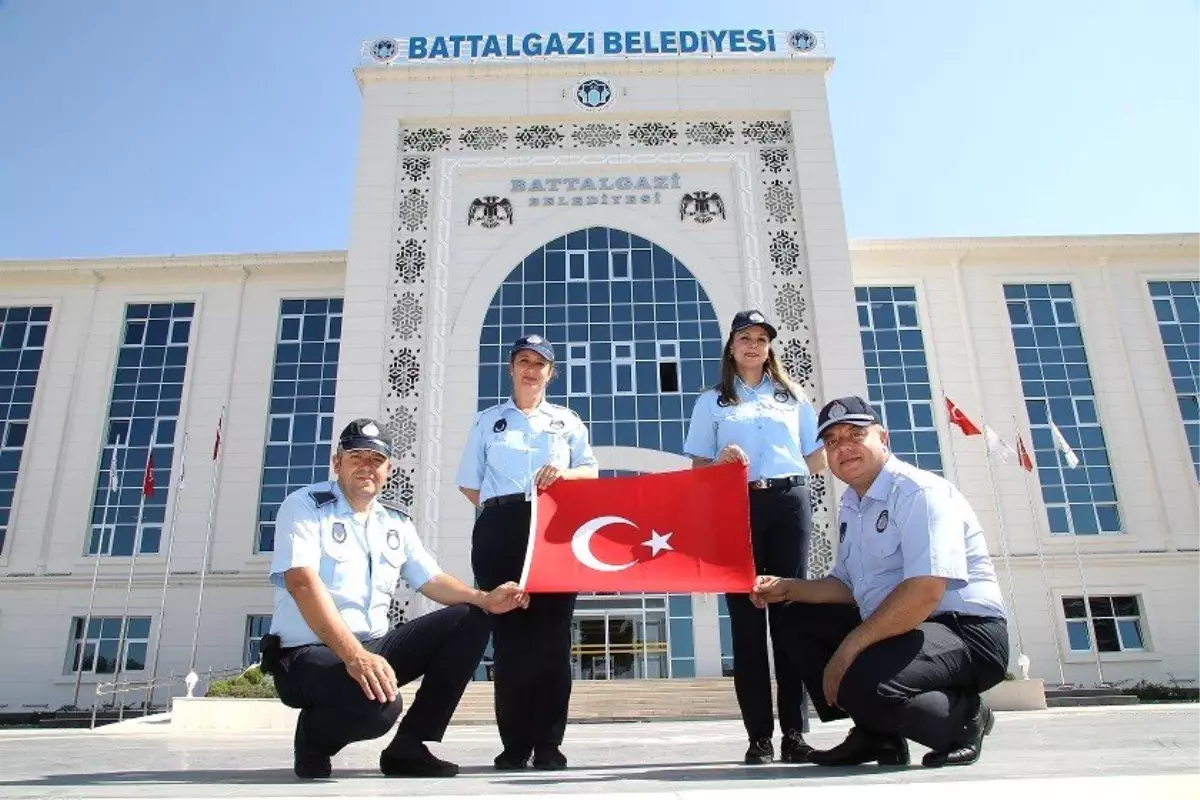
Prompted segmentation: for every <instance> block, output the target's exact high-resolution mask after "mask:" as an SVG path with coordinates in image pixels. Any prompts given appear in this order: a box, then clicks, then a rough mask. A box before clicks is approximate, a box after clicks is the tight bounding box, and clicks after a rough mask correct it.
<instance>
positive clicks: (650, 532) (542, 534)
mask: <svg viewBox="0 0 1200 800" xmlns="http://www.w3.org/2000/svg"><path fill="white" fill-rule="evenodd" d="M746 484H747V472H746V467H745V465H743V464H739V463H730V464H718V465H715V466H710V467H703V468H700V469H690V470H682V471H680V472H663V473H657V474H650V475H638V476H634V477H620V478H600V479H597V480H581V481H562V480H560V481H555V482H554V483H552V484H551V485H550V487H549V488H548V489H546V490H545V491H544V492H541V493H539V494H538V496H537V499H536V501H535V502H534V509H533V515H532V519H531V520H530V536H529V551H528V552H527V553H526V556H525V570H524V573H523V574H522V576H521V585H522V586H523V587H524V588H525V589H527V590H529V591H531V592H581V591H582V592H735V593H740V592H749V591H750V589H751V587H752V586H753V584H754V556H753V553H752V552H751V549H750V498H749V490H748V488H747V485H746Z"/></svg>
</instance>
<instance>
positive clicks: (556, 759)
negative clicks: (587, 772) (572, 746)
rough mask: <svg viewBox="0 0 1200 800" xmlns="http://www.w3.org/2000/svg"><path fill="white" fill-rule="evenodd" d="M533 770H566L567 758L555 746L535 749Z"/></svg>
mask: <svg viewBox="0 0 1200 800" xmlns="http://www.w3.org/2000/svg"><path fill="white" fill-rule="evenodd" d="M533 768H534V769H545V770H555V769H566V768H567V757H566V756H564V755H563V752H562V750H559V749H558V747H556V746H555V745H546V746H545V747H535V748H533Z"/></svg>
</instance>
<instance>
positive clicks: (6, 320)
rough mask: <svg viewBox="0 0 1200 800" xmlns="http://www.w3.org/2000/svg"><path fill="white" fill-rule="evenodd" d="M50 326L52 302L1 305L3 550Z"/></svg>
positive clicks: (0, 542) (0, 538)
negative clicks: (10, 305) (30, 305)
mask: <svg viewBox="0 0 1200 800" xmlns="http://www.w3.org/2000/svg"><path fill="white" fill-rule="evenodd" d="M49 326H50V307H49V306H35V307H10V308H3V307H0V553H3V552H4V543H5V541H6V540H7V538H8V526H9V521H10V517H11V515H12V506H13V496H14V493H15V492H16V488H17V473H18V472H19V471H20V468H21V455H22V453H23V452H24V450H25V440H26V438H27V434H28V431H29V415H30V413H31V411H32V409H33V394H34V388H35V387H36V386H37V379H38V370H40V369H41V366H42V352H43V348H44V347H45V344H46V329H47V328H48V327H49Z"/></svg>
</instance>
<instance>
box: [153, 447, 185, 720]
mask: <svg viewBox="0 0 1200 800" xmlns="http://www.w3.org/2000/svg"><path fill="white" fill-rule="evenodd" d="M187 451H188V435H187V432H186V431H185V432H184V434H183V448H182V450H181V452H180V455H179V482H178V483H177V484H176V491H175V505H174V506H173V507H172V509H171V526H170V529H169V530H168V532H167V563H166V566H165V567H164V568H163V585H162V597H161V598H160V599H159V601H158V634H157V636H155V638H154V655H153V660H152V661H151V666H150V685H149V687H148V694H147V696H146V707H145V713H146V714H149V713H150V709H151V708H153V707H154V679H155V678H157V677H158V654H159V651H160V650H161V649H162V637H163V628H164V627H166V622H167V617H166V613H167V584H168V582H169V581H170V578H171V556H172V555H173V553H174V551H175V522H176V520H178V519H179V494H180V492H182V491H183V480H184V475H185V474H186V472H187V468H186V466H185V462H186V461H187Z"/></svg>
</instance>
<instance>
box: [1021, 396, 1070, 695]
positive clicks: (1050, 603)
mask: <svg viewBox="0 0 1200 800" xmlns="http://www.w3.org/2000/svg"><path fill="white" fill-rule="evenodd" d="M1012 421H1013V430H1015V431H1016V432H1017V442H1018V443H1019V445H1020V446H1021V447H1023V448H1024V447H1025V443H1024V441H1023V440H1022V439H1021V428H1020V426H1019V425H1017V416H1016V414H1014V415H1013V418H1012ZM1029 445H1030V447H1032V446H1033V439H1032V438H1030V441H1029ZM1025 453H1026V455H1027V456H1028V457H1029V460H1030V463H1031V465H1032V466H1033V467H1034V468H1036V467H1037V465H1036V464H1033V463H1032V462H1033V456H1032V454H1031V451H1030V450H1029V449H1026V450H1025ZM1029 475H1030V471H1029V470H1026V471H1025V499H1026V500H1027V501H1028V503H1029V519H1030V520H1031V521H1033V520H1036V519H1037V511H1036V510H1035V509H1034V506H1033V487H1031V486H1030V485H1029ZM1033 528H1034V530H1033V546H1034V548H1035V549H1036V550H1037V557H1038V573H1039V575H1040V577H1041V580H1042V594H1043V596H1044V597H1045V600H1046V614H1047V616H1048V619H1049V622H1050V637H1051V638H1052V639H1053V640H1054V661H1055V663H1057V664H1058V685H1059V686H1066V685H1067V674H1066V672H1065V671H1064V669H1063V656H1062V653H1063V651H1062V643H1061V642H1060V641H1059V638H1058V615H1057V614H1056V613H1054V597H1053V595H1052V594H1051V593H1050V584H1048V583H1046V554H1045V553H1044V552H1043V551H1042V532H1041V530H1040V529H1039V528H1038V526H1037V524H1036V523H1035V524H1034V526H1033Z"/></svg>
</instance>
